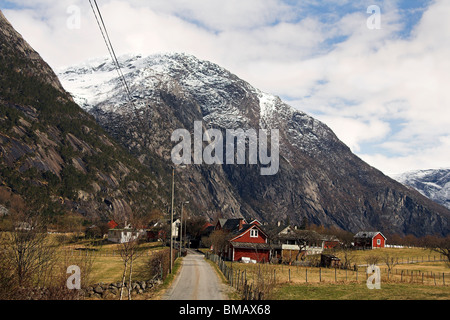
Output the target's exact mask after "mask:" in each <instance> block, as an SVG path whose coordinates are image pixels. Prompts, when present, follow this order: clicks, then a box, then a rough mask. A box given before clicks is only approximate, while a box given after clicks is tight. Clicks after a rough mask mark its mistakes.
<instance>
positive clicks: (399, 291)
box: [274, 283, 450, 300]
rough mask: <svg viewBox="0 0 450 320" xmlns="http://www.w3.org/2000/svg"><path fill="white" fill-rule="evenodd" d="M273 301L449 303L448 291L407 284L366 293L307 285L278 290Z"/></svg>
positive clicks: (354, 286)
mask: <svg viewBox="0 0 450 320" xmlns="http://www.w3.org/2000/svg"><path fill="white" fill-rule="evenodd" d="M274 299H275V300H450V287H448V286H447V287H443V286H436V287H435V286H423V285H419V284H410V283H386V284H383V283H382V284H381V289H379V290H377V289H373V290H370V289H368V288H367V286H366V284H362V283H349V284H307V285H289V284H284V285H282V286H279V287H278V288H277V289H276V290H275V293H274Z"/></svg>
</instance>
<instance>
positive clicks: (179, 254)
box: [178, 201, 189, 257]
mask: <svg viewBox="0 0 450 320" xmlns="http://www.w3.org/2000/svg"><path fill="white" fill-rule="evenodd" d="M188 203H189V201H184V202H182V203H181V222H180V252H179V253H178V257H180V256H181V250H182V249H183V205H184V204H188ZM185 223H186V222H185Z"/></svg>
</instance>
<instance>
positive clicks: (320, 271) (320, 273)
mask: <svg viewBox="0 0 450 320" xmlns="http://www.w3.org/2000/svg"><path fill="white" fill-rule="evenodd" d="M319 282H322V268H319Z"/></svg>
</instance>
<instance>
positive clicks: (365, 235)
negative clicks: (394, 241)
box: [354, 231, 386, 239]
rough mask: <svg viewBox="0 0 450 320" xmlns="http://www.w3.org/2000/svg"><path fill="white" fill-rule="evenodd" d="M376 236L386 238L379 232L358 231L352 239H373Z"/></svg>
mask: <svg viewBox="0 0 450 320" xmlns="http://www.w3.org/2000/svg"><path fill="white" fill-rule="evenodd" d="M377 234H381V236H382V237H383V238H385V239H386V237H385V236H384V235H383V234H382V233H381V232H379V231H360V232H358V233H357V234H355V236H354V238H366V239H373V237H375V236H376V235H377Z"/></svg>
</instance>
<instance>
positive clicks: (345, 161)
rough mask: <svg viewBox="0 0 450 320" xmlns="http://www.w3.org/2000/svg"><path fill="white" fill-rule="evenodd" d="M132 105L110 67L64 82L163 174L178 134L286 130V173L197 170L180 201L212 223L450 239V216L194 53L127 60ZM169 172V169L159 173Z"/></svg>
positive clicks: (65, 76) (316, 124) (65, 73)
mask: <svg viewBox="0 0 450 320" xmlns="http://www.w3.org/2000/svg"><path fill="white" fill-rule="evenodd" d="M118 59H119V63H120V65H121V67H122V72H123V75H124V77H125V78H126V80H127V83H128V85H129V88H130V91H131V95H132V99H133V103H130V102H129V101H128V100H129V99H128V97H127V95H126V90H125V89H124V87H123V84H122V83H121V81H120V77H119V75H118V73H117V71H116V70H115V69H114V65H113V63H112V61H111V59H106V58H102V59H94V60H90V61H88V62H86V63H84V64H81V65H77V66H73V67H69V68H65V69H64V70H61V71H60V72H59V79H60V81H61V83H62V84H63V86H64V87H65V89H66V90H67V91H69V92H70V93H71V94H72V95H73V96H74V99H75V101H76V102H78V103H79V104H80V105H81V107H83V108H84V109H86V110H87V111H88V112H89V113H91V114H92V115H93V116H94V117H95V118H96V120H97V121H98V123H100V125H101V126H102V127H103V128H105V129H106V131H107V132H108V133H109V134H110V135H111V136H112V137H114V138H115V139H116V140H117V141H119V142H120V143H121V144H122V145H123V146H125V147H126V148H127V149H128V150H130V152H132V153H133V154H134V155H135V156H136V157H138V159H139V161H141V163H144V164H145V165H147V166H148V167H149V168H150V169H151V170H152V171H153V172H155V174H156V175H157V174H158V173H159V172H161V166H162V167H164V166H170V164H171V159H170V154H171V148H173V143H172V142H171V141H170V137H171V135H172V133H173V132H174V130H176V129H179V128H184V129H187V130H188V131H191V130H192V129H193V124H194V122H195V121H199V120H202V121H203V124H204V129H205V128H215V129H222V130H223V129H243V130H248V129H250V128H252V129H255V130H258V129H263V130H270V129H278V130H279V134H280V135H279V138H280V149H279V156H280V162H279V171H278V173H277V174H276V175H274V176H270V177H262V176H261V175H260V170H259V169H260V168H261V166H260V165H259V164H258V165H223V166H220V165H217V166H208V165H200V166H188V167H187V168H186V169H185V170H183V171H184V174H185V175H186V176H188V177H189V180H186V181H185V182H182V181H180V184H179V186H178V188H179V190H180V191H179V192H183V191H184V192H185V193H186V195H195V197H192V202H191V203H192V206H195V207H196V208H197V209H196V210H197V211H198V212H204V213H206V214H207V215H208V216H209V217H210V218H211V217H213V216H214V215H215V214H216V213H217V212H220V214H222V215H223V216H224V217H239V216H244V217H246V218H248V219H250V220H251V219H254V218H256V219H259V220H260V221H267V222H270V221H271V222H276V221H280V220H285V219H289V220H290V221H291V222H293V223H295V222H298V223H300V222H301V221H302V220H303V218H305V217H306V218H307V219H308V220H309V221H310V222H312V223H316V224H322V225H325V226H339V227H341V228H343V229H345V230H350V231H353V232H356V231H359V230H361V229H377V230H381V231H389V232H397V233H400V234H406V233H412V234H415V235H417V236H420V235H424V234H427V233H442V234H447V233H448V232H449V231H448V230H449V223H448V219H449V218H448V217H449V216H450V212H449V211H448V210H447V209H445V208H443V207H441V206H439V205H437V204H436V203H434V202H432V201H430V200H429V199H427V198H426V197H423V196H421V195H420V194H418V193H417V192H416V191H412V190H410V189H408V188H406V187H404V186H403V185H401V184H400V183H398V182H396V181H394V180H392V179H390V178H388V177H386V176H385V175H384V174H383V173H382V172H380V171H378V170H376V169H375V168H373V167H371V166H369V165H368V164H367V163H365V162H363V161H362V160H361V159H360V158H358V157H357V156H355V155H354V154H353V153H352V152H351V150H350V148H348V147H347V146H346V145H345V144H344V143H342V142H341V141H340V140H339V139H338V138H337V137H336V135H335V134H334V133H333V131H332V130H331V129H330V128H328V127H327V126H326V125H325V124H324V123H322V122H320V121H318V120H316V119H314V118H313V117H311V116H309V115H307V114H306V113H304V112H301V111H299V110H296V109H294V108H293V107H291V106H289V105H288V104H286V103H284V102H283V101H282V100H281V99H280V98H279V97H277V96H274V95H271V94H269V93H265V92H262V91H261V90H259V89H257V88H254V87H253V86H251V85H250V84H249V83H247V82H246V81H244V80H242V79H240V78H239V77H237V76H236V75H234V74H232V73H231V72H229V71H227V70H226V69H224V68H222V67H220V66H218V65H217V64H214V63H212V62H209V61H202V60H200V59H197V58H196V57H194V56H191V55H187V54H178V53H170V54H154V55H150V56H143V55H125V56H121V57H119V58H118ZM158 163H161V166H158Z"/></svg>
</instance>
